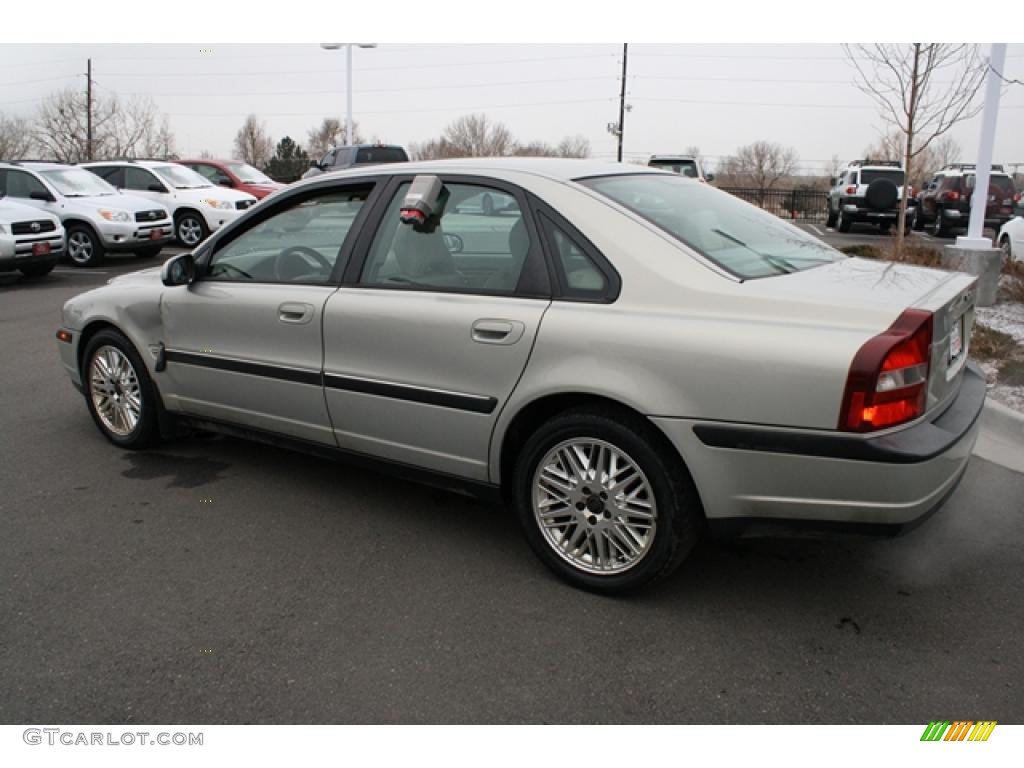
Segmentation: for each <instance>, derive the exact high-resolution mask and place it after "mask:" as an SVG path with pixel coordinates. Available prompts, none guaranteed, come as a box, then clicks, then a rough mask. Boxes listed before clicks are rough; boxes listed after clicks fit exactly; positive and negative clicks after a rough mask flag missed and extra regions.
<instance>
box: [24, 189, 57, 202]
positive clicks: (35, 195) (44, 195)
mask: <svg viewBox="0 0 1024 768" xmlns="http://www.w3.org/2000/svg"><path fill="white" fill-rule="evenodd" d="M28 198H29V200H42V201H43V202H44V203H52V202H55V201H54V199H53V195H51V194H50V193H49V192H40V191H39V190H36V191H35V192H29V193H28Z"/></svg>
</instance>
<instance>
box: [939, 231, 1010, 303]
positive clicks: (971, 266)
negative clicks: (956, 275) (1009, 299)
mask: <svg viewBox="0 0 1024 768" xmlns="http://www.w3.org/2000/svg"><path fill="white" fill-rule="evenodd" d="M985 242H986V243H988V247H983V248H964V247H962V246H960V245H947V246H946V247H945V248H943V249H942V266H944V267H946V268H947V269H956V270H959V271H960V272H966V273H967V274H969V275H976V276H977V277H978V290H977V296H976V297H975V303H976V304H977V306H979V307H991V306H992V305H993V304H995V303H996V292H997V291H998V290H999V270H1000V269H1001V267H1002V265H1003V257H1002V252H1001V251H1000V250H999V249H998V248H993V247H992V243H991V241H989V240H986V241H985Z"/></svg>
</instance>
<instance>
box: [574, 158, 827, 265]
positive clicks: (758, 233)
mask: <svg viewBox="0 0 1024 768" xmlns="http://www.w3.org/2000/svg"><path fill="white" fill-rule="evenodd" d="M578 182H579V183H580V184H582V185H584V186H586V187H589V188H590V189H592V190H594V191H595V192H598V193H599V194H602V195H604V196H606V197H608V198H610V199H612V200H614V201H615V202H617V203H619V204H621V205H623V206H624V207H626V208H628V209H629V210H631V211H633V212H634V213H636V214H638V215H639V216H641V217H643V218H644V219H647V221H649V222H651V223H652V224H654V225H656V226H658V227H660V228H661V229H663V230H664V231H665V232H667V233H668V234H670V235H672V236H673V237H675V238H676V239H678V240H680V241H681V242H683V243H684V244H686V245H688V246H689V247H690V248H692V249H694V250H695V251H697V252H698V253H700V254H701V255H703V256H704V257H705V258H707V259H708V260H709V261H711V262H713V263H714V264H717V265H718V266H719V267H721V268H722V269H724V270H726V271H727V272H730V273H731V274H733V275H735V276H737V277H739V278H741V279H744V280H747V279H753V278H759V277H771V276H772V275H781V274H786V273H788V272H799V271H801V270H804V269H809V268H811V267H815V266H818V265H820V264H827V263H830V262H833V261H839V260H840V259H844V258H846V256H844V255H843V254H842V253H840V252H839V251H837V250H835V249H834V248H831V247H830V246H828V245H826V244H825V243H823V242H822V241H821V240H818V239H817V238H814V237H811V236H810V235H808V234H806V233H804V232H803V231H802V230H800V229H797V228H796V227H794V226H793V225H792V224H788V223H787V222H785V221H783V220H781V219H780V218H778V217H777V216H774V215H772V214H770V213H766V212H764V211H762V210H761V209H760V208H757V207H756V206H753V205H750V204H749V203H745V202H743V201H742V200H740V199H739V198H738V197H734V196H733V195H730V194H729V193H727V192H722V191H721V190H717V189H715V188H714V187H710V186H708V185H707V184H701V183H699V182H696V181H693V180H691V179H686V178H681V177H679V176H669V175H663V174H653V173H652V174H643V175H616V176H599V177H596V178H589V179H579V180H578Z"/></svg>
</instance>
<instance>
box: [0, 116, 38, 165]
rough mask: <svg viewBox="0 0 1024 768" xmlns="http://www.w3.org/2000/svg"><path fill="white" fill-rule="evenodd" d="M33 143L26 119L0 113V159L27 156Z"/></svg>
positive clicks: (15, 158) (14, 158)
mask: <svg viewBox="0 0 1024 768" xmlns="http://www.w3.org/2000/svg"><path fill="white" fill-rule="evenodd" d="M33 144H34V141H33V138H32V132H31V131H30V130H29V124H28V120H26V119H25V118H23V117H7V116H6V115H2V114H0V159H3V160H17V159H18V158H22V157H28V155H29V154H31V152H32V146H33Z"/></svg>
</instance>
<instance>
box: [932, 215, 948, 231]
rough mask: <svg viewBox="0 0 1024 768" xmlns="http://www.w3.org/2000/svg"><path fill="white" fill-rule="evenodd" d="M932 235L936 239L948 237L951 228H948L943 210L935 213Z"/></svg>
mask: <svg viewBox="0 0 1024 768" xmlns="http://www.w3.org/2000/svg"><path fill="white" fill-rule="evenodd" d="M932 234H933V235H935V236H936V237H948V236H949V227H948V226H946V219H945V217H943V215H942V209H941V208H939V209H938V210H937V211H935V221H934V222H932Z"/></svg>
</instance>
